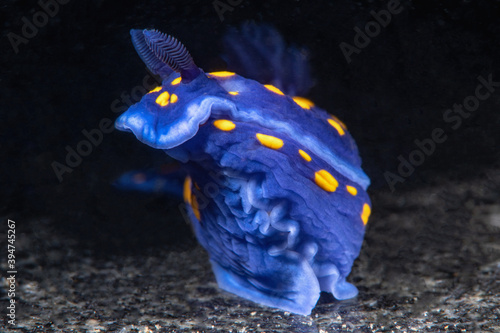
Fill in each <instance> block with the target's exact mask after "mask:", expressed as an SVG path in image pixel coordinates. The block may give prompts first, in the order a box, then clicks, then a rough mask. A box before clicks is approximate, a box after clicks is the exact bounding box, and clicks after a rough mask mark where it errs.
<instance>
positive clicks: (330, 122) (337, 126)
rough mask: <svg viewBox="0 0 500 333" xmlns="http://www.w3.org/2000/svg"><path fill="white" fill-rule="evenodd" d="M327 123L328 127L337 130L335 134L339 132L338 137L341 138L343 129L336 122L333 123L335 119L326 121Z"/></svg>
mask: <svg viewBox="0 0 500 333" xmlns="http://www.w3.org/2000/svg"><path fill="white" fill-rule="evenodd" d="M328 123H329V124H330V125H332V126H333V128H335V129H336V130H337V132H339V135H341V136H342V135H344V134H345V132H344V129H343V128H342V126H341V125H340V124H339V123H338V122H337V121H335V119H332V118H329V119H328Z"/></svg>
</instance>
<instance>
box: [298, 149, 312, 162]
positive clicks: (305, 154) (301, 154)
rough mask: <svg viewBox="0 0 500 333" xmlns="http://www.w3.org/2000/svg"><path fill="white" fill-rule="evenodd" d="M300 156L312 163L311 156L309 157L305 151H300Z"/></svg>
mask: <svg viewBox="0 0 500 333" xmlns="http://www.w3.org/2000/svg"><path fill="white" fill-rule="evenodd" d="M299 154H300V156H302V158H303V159H305V160H306V161H307V162H311V156H309V154H308V153H306V152H305V151H303V150H302V149H299Z"/></svg>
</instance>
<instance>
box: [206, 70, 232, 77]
mask: <svg viewBox="0 0 500 333" xmlns="http://www.w3.org/2000/svg"><path fill="white" fill-rule="evenodd" d="M208 74H209V75H211V76H217V77H228V76H233V75H234V73H233V72H227V71H220V72H212V73H208Z"/></svg>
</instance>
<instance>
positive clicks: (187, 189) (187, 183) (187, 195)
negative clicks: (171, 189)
mask: <svg viewBox="0 0 500 333" xmlns="http://www.w3.org/2000/svg"><path fill="white" fill-rule="evenodd" d="M191 185H192V182H191V177H189V176H187V177H186V179H184V192H183V196H184V202H185V203H188V204H191Z"/></svg>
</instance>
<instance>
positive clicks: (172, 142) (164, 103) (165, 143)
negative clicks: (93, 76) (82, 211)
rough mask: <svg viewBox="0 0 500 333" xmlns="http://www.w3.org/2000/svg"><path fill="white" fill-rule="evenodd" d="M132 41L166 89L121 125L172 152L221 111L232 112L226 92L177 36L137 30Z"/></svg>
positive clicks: (144, 100)
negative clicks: (222, 109)
mask: <svg viewBox="0 0 500 333" xmlns="http://www.w3.org/2000/svg"><path fill="white" fill-rule="evenodd" d="M131 35H132V41H133V44H134V47H135V48H136V50H137V52H138V53H139V56H140V57H141V58H142V60H143V61H144V63H145V64H146V66H147V67H148V68H149V69H150V70H151V71H152V72H153V73H154V74H158V75H160V77H161V78H162V80H163V82H162V85H161V86H159V87H156V88H155V89H153V90H151V91H150V92H149V93H147V94H146V95H145V96H144V97H143V98H142V99H141V101H140V102H139V103H137V104H135V105H133V106H132V107H130V108H129V110H127V112H125V113H124V114H123V115H121V116H120V117H119V118H118V120H117V121H116V124H115V126H116V127H117V128H118V129H120V130H126V131H127V130H128V131H132V132H133V133H134V134H135V135H136V137H137V138H138V139H139V140H140V141H142V142H143V143H145V144H147V145H150V146H152V147H154V148H159V149H169V148H173V147H176V146H178V145H180V144H182V143H184V142H185V141H187V140H189V139H190V138H192V137H193V136H194V135H196V133H197V132H198V128H199V126H200V125H201V124H203V123H204V122H205V121H206V120H207V119H208V118H209V117H210V114H211V110H212V109H213V108H214V107H216V106H217V105H218V106H219V107H226V108H227V107H231V105H230V104H228V102H227V101H225V100H224V99H223V98H221V97H220V96H224V95H225V91H224V90H223V89H222V88H221V87H220V86H219V85H218V84H217V82H216V81H215V80H213V79H211V78H209V77H207V75H206V74H205V73H204V72H203V70H201V69H200V68H198V67H197V66H196V65H195V63H194V62H193V59H192V58H191V55H190V54H189V52H188V51H187V50H186V48H185V47H184V45H182V44H181V43H180V42H179V41H178V40H176V39H175V38H174V37H172V36H169V35H166V34H163V33H161V32H158V31H157V30H132V31H131Z"/></svg>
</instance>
